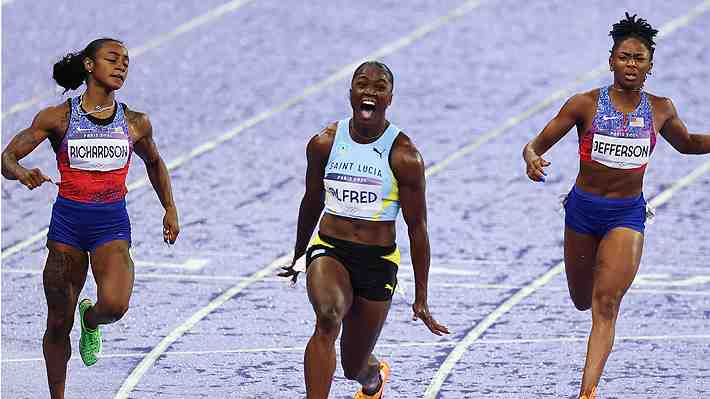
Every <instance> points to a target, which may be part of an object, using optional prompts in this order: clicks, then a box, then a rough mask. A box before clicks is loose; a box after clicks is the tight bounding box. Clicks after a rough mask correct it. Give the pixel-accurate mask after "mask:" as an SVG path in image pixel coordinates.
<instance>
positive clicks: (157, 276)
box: [2, 269, 710, 296]
mask: <svg viewBox="0 0 710 399" xmlns="http://www.w3.org/2000/svg"><path fill="white" fill-rule="evenodd" d="M2 273H7V274H23V275H39V274H42V270H38V269H3V270H2ZM89 273H90V272H89ZM135 278H136V279H137V280H141V279H149V280H177V281H218V282H219V281H227V282H235V281H249V280H251V277H242V276H220V275H216V276H215V275H199V274H171V273H136V274H135ZM637 279H638V277H637ZM259 282H260V283H266V284H271V283H276V284H280V285H283V286H287V285H288V284H287V283H286V281H285V280H284V279H283V278H280V277H266V278H263V279H261V280H259ZM703 282H705V281H704V280H703ZM405 284H406V285H407V286H413V285H414V281H413V280H408V279H403V278H400V279H399V284H398V288H399V287H401V286H403V285H405ZM637 285H639V284H638V282H637V281H634V285H633V286H632V287H631V288H630V289H629V294H649V295H658V294H660V295H677V296H710V290H668V289H646V288H635V286H637ZM650 285H653V284H650ZM429 286H430V287H442V288H466V289H476V290H519V289H521V288H523V286H521V285H507V284H471V283H437V282H430V283H429ZM669 286H671V287H672V286H674V285H673V284H670V285H669ZM270 288H271V287H270ZM540 290H541V291H552V292H567V288H566V287H542V288H540ZM398 292H399V290H398ZM402 295H403V296H404V295H405V294H404V293H402Z"/></svg>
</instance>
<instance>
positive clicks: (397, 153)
mask: <svg viewBox="0 0 710 399" xmlns="http://www.w3.org/2000/svg"><path fill="white" fill-rule="evenodd" d="M390 162H391V163H392V167H393V168H395V170H400V171H402V170H408V169H422V170H423V169H424V159H422V155H421V154H420V153H419V150H418V149H417V147H416V146H415V145H414V142H413V141H412V139H410V138H409V136H407V134H406V133H404V132H403V131H400V132H399V135H397V138H396V139H395V140H394V143H393V144H392V156H391V158H390Z"/></svg>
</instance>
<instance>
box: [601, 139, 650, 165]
mask: <svg viewBox="0 0 710 399" xmlns="http://www.w3.org/2000/svg"><path fill="white" fill-rule="evenodd" d="M591 155H592V159H593V160H594V161H597V162H599V163H600V164H603V165H606V166H608V167H610V168H616V169H634V168H638V167H640V166H643V165H646V164H647V163H648V161H649V159H650V158H651V138H650V137H643V138H628V137H611V136H605V135H603V134H594V140H593V142H592V154H591Z"/></svg>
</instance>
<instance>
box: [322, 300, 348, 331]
mask: <svg viewBox="0 0 710 399" xmlns="http://www.w3.org/2000/svg"><path fill="white" fill-rule="evenodd" d="M315 312H316V334H322V335H337V334H338V331H340V323H342V321H343V317H344V316H345V314H344V313H345V312H344V310H343V309H342V308H341V307H339V306H337V305H334V304H321V305H318V306H315Z"/></svg>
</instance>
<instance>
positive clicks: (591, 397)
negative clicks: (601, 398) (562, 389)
mask: <svg viewBox="0 0 710 399" xmlns="http://www.w3.org/2000/svg"><path fill="white" fill-rule="evenodd" d="M596 397H597V387H592V390H591V391H589V393H583V394H582V396H580V397H579V399H596Z"/></svg>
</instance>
